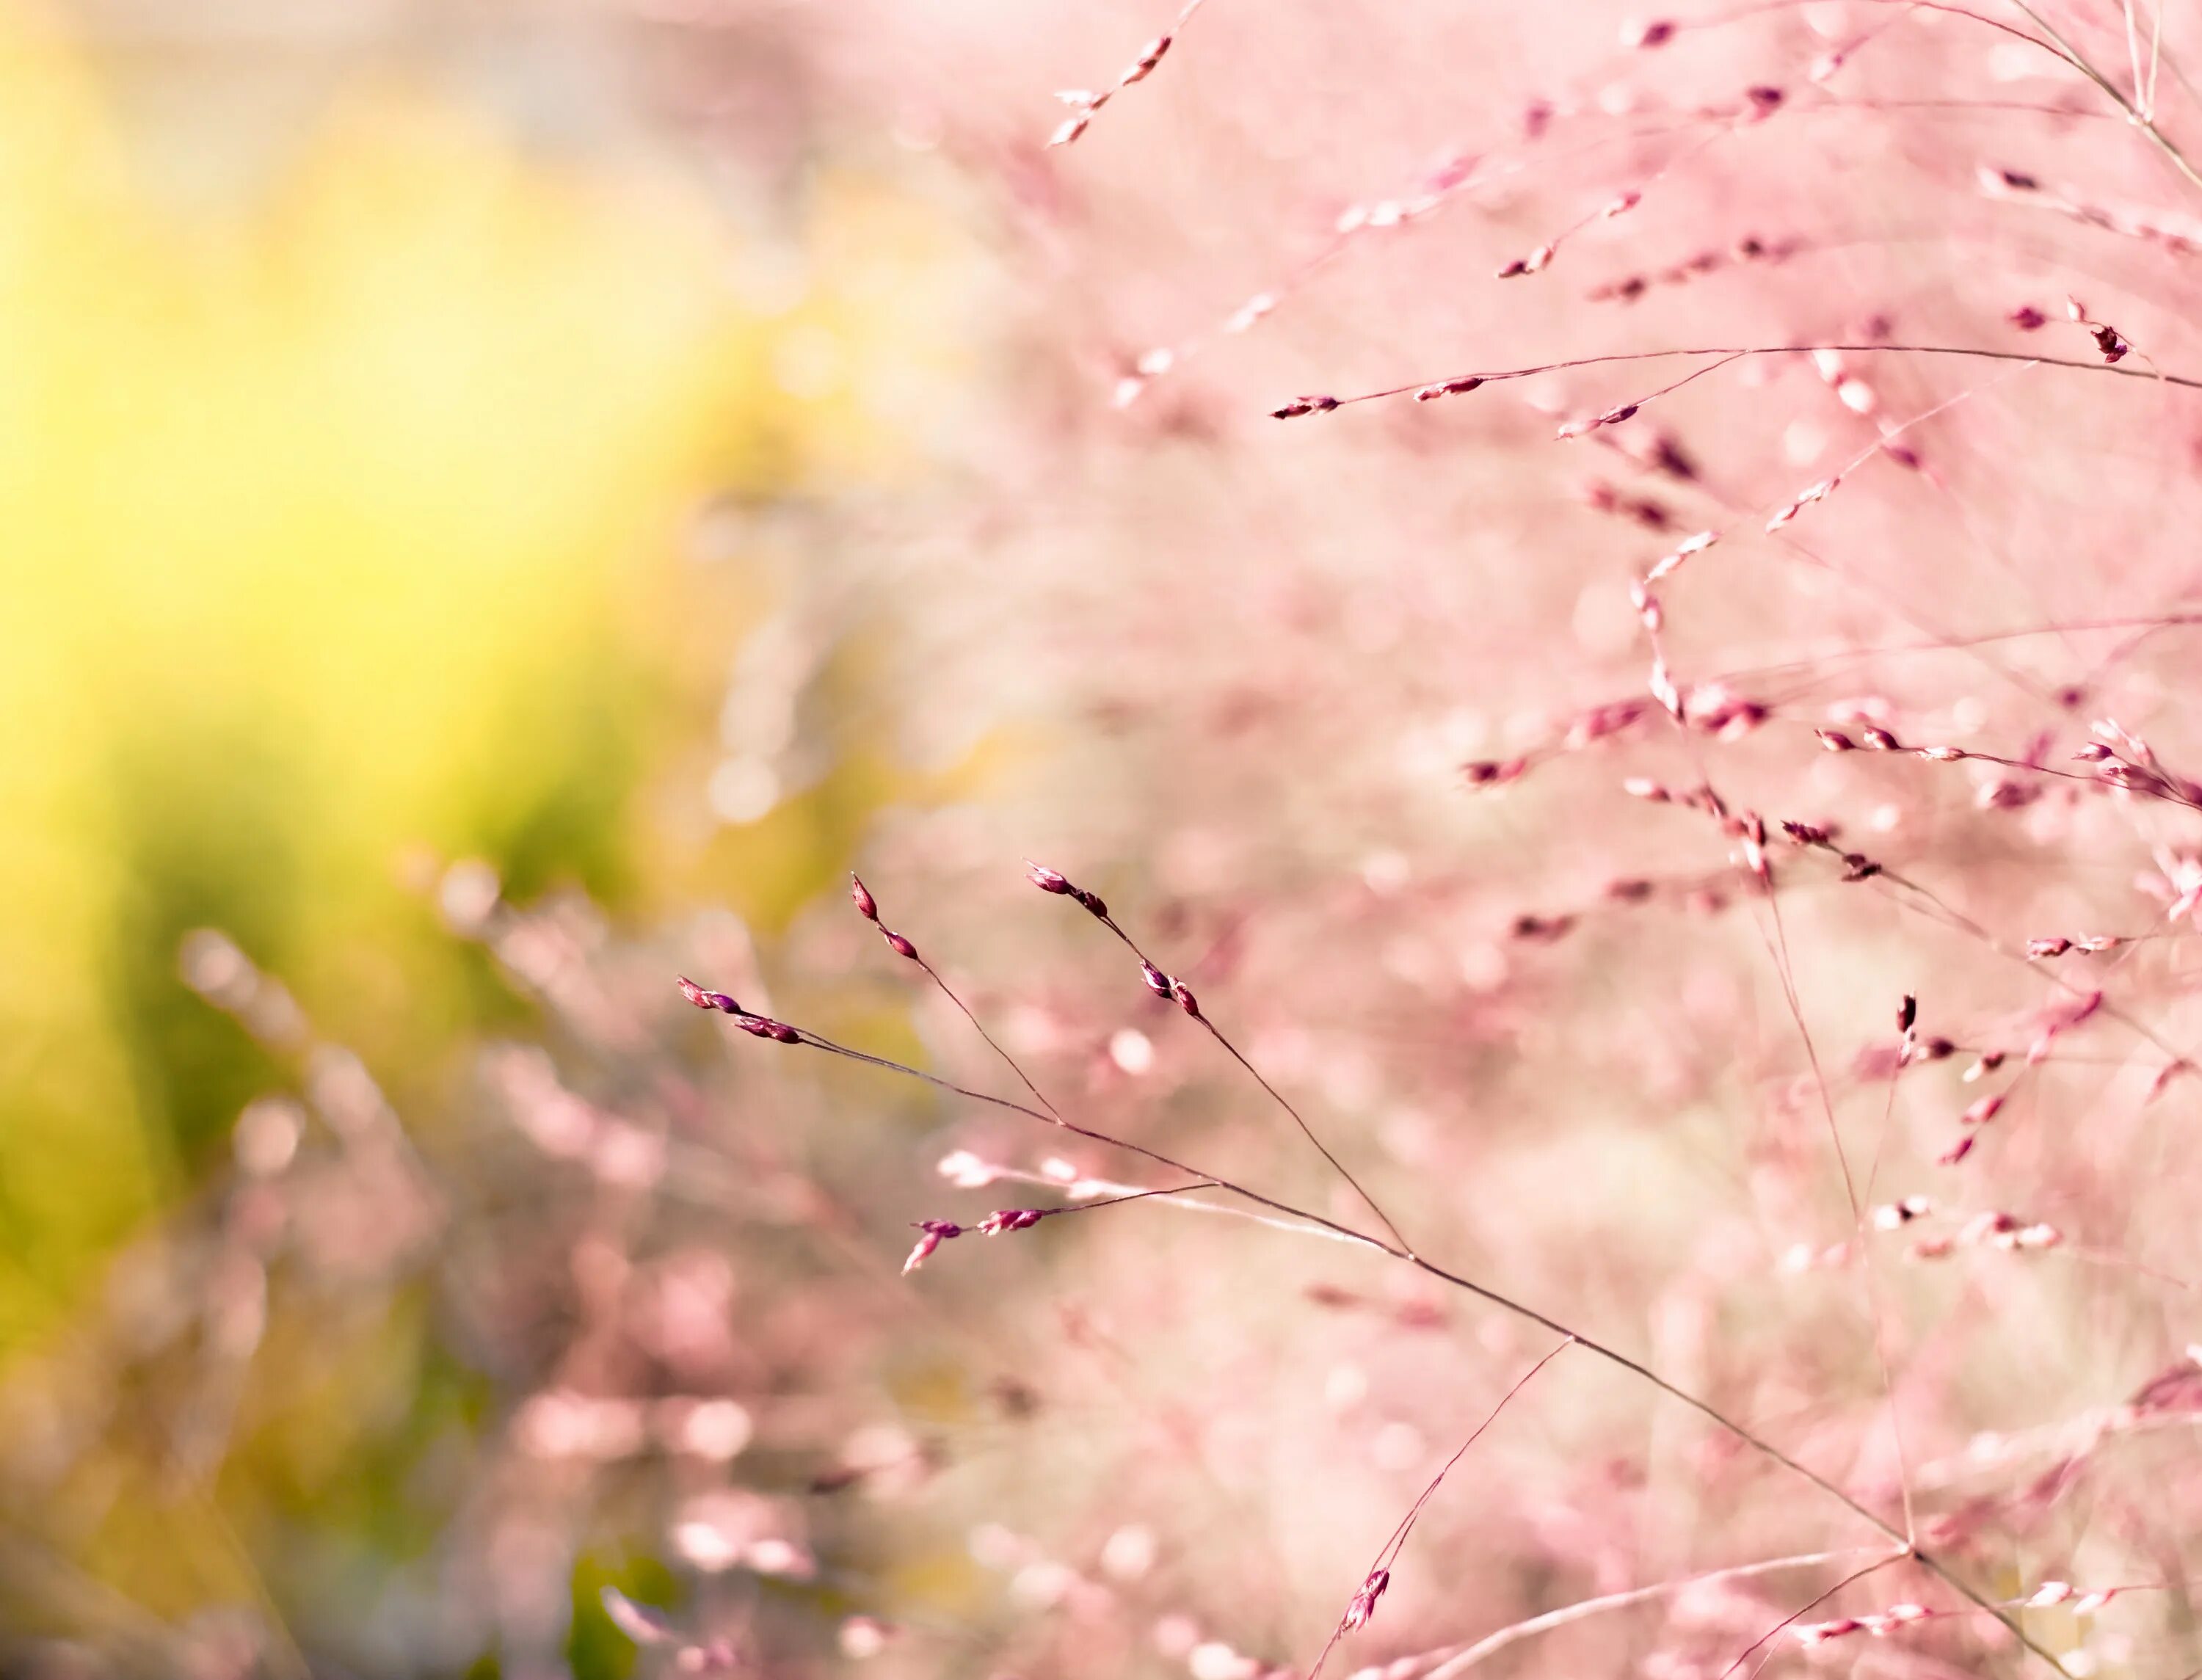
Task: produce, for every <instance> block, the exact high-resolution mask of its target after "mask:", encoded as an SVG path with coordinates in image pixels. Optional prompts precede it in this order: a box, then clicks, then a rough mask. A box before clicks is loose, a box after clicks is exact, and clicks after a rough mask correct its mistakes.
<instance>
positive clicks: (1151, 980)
mask: <svg viewBox="0 0 2202 1680" xmlns="http://www.w3.org/2000/svg"><path fill="white" fill-rule="evenodd" d="M1139 978H1140V979H1142V980H1144V981H1146V982H1147V990H1149V991H1150V992H1151V993H1154V994H1155V995H1156V996H1157V997H1158V998H1167V997H1168V996H1169V994H1170V977H1169V976H1168V975H1166V974H1164V973H1163V971H1162V970H1160V969H1158V968H1157V967H1156V966H1155V965H1154V964H1152V963H1146V962H1143V963H1141V964H1139Z"/></svg>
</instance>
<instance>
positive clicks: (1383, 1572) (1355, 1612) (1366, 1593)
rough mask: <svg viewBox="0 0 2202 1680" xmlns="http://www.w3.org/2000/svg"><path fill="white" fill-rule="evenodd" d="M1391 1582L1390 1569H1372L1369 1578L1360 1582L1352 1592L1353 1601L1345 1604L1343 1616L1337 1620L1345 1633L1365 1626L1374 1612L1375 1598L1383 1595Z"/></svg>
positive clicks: (1377, 1598)
mask: <svg viewBox="0 0 2202 1680" xmlns="http://www.w3.org/2000/svg"><path fill="white" fill-rule="evenodd" d="M1391 1584H1392V1571H1390V1570H1388V1569H1380V1570H1375V1571H1372V1572H1371V1573H1370V1575H1369V1578H1368V1579H1367V1580H1366V1581H1363V1583H1361V1589H1360V1591H1358V1592H1357V1593H1355V1594H1354V1595H1353V1602H1352V1603H1351V1604H1349V1605H1347V1606H1345V1618H1344V1619H1343V1620H1342V1621H1340V1622H1339V1627H1340V1628H1342V1629H1343V1630H1345V1631H1346V1632H1347V1633H1352V1632H1355V1631H1356V1630H1359V1629H1362V1628H1365V1627H1367V1626H1368V1625H1369V1618H1370V1617H1372V1616H1374V1615H1375V1613H1376V1600H1379V1599H1381V1598H1382V1597H1383V1596H1384V1589H1386V1588H1387V1587H1388V1586H1390V1585H1391Z"/></svg>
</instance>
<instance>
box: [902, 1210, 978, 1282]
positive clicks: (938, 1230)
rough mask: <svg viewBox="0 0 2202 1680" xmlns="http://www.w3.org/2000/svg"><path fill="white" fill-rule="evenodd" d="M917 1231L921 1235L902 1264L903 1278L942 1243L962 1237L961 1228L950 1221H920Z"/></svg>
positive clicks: (924, 1261) (923, 1261) (923, 1262)
mask: <svg viewBox="0 0 2202 1680" xmlns="http://www.w3.org/2000/svg"><path fill="white" fill-rule="evenodd" d="M917 1229H918V1230H919V1232H920V1233H921V1235H919V1237H918V1239H917V1245H916V1247H914V1248H912V1249H911V1250H910V1258H909V1259H906V1260H904V1262H903V1263H902V1273H903V1276H904V1277H907V1276H910V1273H912V1272H914V1271H916V1270H917V1269H918V1268H919V1267H920V1266H921V1265H923V1264H925V1263H926V1261H927V1259H928V1258H930V1257H931V1255H932V1253H933V1251H934V1250H935V1249H937V1248H938V1247H940V1245H941V1244H942V1243H944V1242H946V1241H949V1240H950V1239H951V1237H959V1236H962V1235H963V1226H961V1225H959V1224H957V1223H956V1222H955V1221H954V1220H952V1219H921V1220H919V1221H918V1224H917Z"/></svg>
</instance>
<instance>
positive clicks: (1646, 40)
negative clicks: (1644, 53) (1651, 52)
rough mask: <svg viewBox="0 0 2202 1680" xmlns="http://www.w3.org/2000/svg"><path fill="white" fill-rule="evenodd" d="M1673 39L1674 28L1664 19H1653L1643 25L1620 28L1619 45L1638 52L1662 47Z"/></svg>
mask: <svg viewBox="0 0 2202 1680" xmlns="http://www.w3.org/2000/svg"><path fill="white" fill-rule="evenodd" d="M1674 38H1675V26H1674V24H1673V23H1672V22H1670V21H1669V20H1667V19H1665V18H1654V19H1651V21H1647V22H1643V23H1628V24H1624V25H1623V26H1622V31H1621V44H1622V45H1623V46H1624V47H1634V48H1637V49H1639V50H1648V49H1650V48H1652V47H1663V46H1665V45H1666V44H1667V43H1668V42H1669V41H1671V40H1673V39H1674Z"/></svg>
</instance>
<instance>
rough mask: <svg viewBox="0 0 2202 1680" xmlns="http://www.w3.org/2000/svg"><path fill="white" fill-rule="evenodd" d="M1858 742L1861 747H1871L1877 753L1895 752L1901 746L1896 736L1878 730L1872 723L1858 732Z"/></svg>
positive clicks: (1883, 730)
mask: <svg viewBox="0 0 2202 1680" xmlns="http://www.w3.org/2000/svg"><path fill="white" fill-rule="evenodd" d="M1858 740H1859V742H1860V744H1861V745H1863V746H1869V747H1871V748H1872V749H1873V750H1874V751H1875V752H1896V751H1898V750H1899V742H1898V741H1897V739H1896V737H1895V736H1893V735H1892V734H1889V733H1888V731H1887V730H1886V729H1882V728H1875V726H1874V725H1873V724H1870V723H1869V724H1867V725H1866V726H1865V728H1863V729H1861V730H1859V731H1858Z"/></svg>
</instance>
